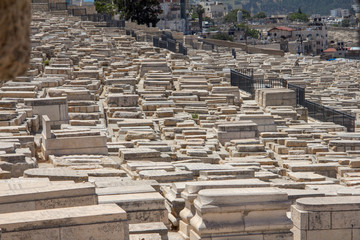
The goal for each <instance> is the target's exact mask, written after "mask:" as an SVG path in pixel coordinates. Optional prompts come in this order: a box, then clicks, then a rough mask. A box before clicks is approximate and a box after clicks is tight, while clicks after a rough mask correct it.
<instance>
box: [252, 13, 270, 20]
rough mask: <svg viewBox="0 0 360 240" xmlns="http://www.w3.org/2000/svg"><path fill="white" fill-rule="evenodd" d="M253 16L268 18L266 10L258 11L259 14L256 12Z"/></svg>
mask: <svg viewBox="0 0 360 240" xmlns="http://www.w3.org/2000/svg"><path fill="white" fill-rule="evenodd" d="M253 18H255V19H261V18H267V16H266V13H265V12H258V13H257V14H255V15H254V16H253Z"/></svg>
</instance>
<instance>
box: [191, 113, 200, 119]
mask: <svg viewBox="0 0 360 240" xmlns="http://www.w3.org/2000/svg"><path fill="white" fill-rule="evenodd" d="M191 117H192V118H193V119H198V118H199V115H198V114H197V113H193V114H191Z"/></svg>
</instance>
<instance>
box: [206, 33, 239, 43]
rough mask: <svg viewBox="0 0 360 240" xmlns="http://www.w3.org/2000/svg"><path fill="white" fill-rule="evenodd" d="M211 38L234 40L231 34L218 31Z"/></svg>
mask: <svg viewBox="0 0 360 240" xmlns="http://www.w3.org/2000/svg"><path fill="white" fill-rule="evenodd" d="M211 38H212V39H217V40H224V41H230V42H233V41H234V38H233V37H232V36H229V34H227V33H216V34H215V35H213V36H211Z"/></svg>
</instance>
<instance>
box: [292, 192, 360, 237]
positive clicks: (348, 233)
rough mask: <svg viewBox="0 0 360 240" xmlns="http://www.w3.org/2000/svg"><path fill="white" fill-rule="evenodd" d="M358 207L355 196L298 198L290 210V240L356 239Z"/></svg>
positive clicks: (359, 229)
mask: <svg viewBox="0 0 360 240" xmlns="http://www.w3.org/2000/svg"><path fill="white" fill-rule="evenodd" d="M359 206H360V199H359V197H356V196H346V197H320V198H302V199H298V200H297V201H296V205H294V206H292V211H291V218H292V221H293V223H294V228H293V230H292V231H293V232H294V240H313V239H316V240H339V239H348V240H355V239H359V235H360V224H359V218H360V207H359Z"/></svg>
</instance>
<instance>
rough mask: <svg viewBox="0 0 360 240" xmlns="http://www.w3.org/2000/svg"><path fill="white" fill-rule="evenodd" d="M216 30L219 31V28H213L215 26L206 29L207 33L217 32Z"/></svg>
mask: <svg viewBox="0 0 360 240" xmlns="http://www.w3.org/2000/svg"><path fill="white" fill-rule="evenodd" d="M218 30H219V28H218V27H215V26H212V27H209V28H208V31H218Z"/></svg>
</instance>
